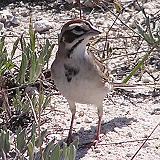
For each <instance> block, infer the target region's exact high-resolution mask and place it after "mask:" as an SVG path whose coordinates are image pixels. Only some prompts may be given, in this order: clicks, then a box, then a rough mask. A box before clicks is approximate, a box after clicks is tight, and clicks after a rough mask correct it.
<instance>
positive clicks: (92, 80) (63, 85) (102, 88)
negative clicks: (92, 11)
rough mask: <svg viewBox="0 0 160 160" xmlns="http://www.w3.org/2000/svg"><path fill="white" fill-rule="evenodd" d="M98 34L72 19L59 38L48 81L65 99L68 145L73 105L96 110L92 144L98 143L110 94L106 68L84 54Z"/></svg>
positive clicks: (90, 26)
mask: <svg viewBox="0 0 160 160" xmlns="http://www.w3.org/2000/svg"><path fill="white" fill-rule="evenodd" d="M100 34H101V32H100V31H99V30H98V29H97V28H96V27H94V26H93V25H92V24H91V22H89V21H88V20H82V19H73V20H69V21H68V22H66V23H65V24H64V25H63V27H62V29H61V32H60V34H59V38H58V50H57V52H56V56H55V59H54V61H53V63H52V65H51V77H52V79H53V81H54V83H55V85H56V87H57V88H58V90H59V91H60V93H61V94H62V95H63V96H64V97H65V98H66V99H67V101H68V104H69V108H70V111H71V113H72V118H71V124H70V129H69V132H68V137H67V143H71V142H72V140H73V137H72V130H73V123H74V118H75V114H76V104H77V103H80V104H91V105H93V106H95V107H97V110H98V127H97V131H96V135H95V139H94V142H95V143H98V142H99V141H100V131H101V123H102V115H103V100H104V98H105V96H106V94H107V93H108V92H110V91H111V90H112V85H111V84H110V83H109V79H108V75H107V74H106V73H107V72H106V73H105V72H104V70H105V66H104V65H103V64H102V63H100V62H99V61H98V59H97V58H96V57H95V56H94V54H93V53H91V52H89V51H87V44H88V43H89V41H90V39H91V38H92V37H93V36H97V35H100Z"/></svg>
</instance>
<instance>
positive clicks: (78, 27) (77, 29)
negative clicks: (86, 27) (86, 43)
mask: <svg viewBox="0 0 160 160" xmlns="http://www.w3.org/2000/svg"><path fill="white" fill-rule="evenodd" d="M74 30H76V31H83V29H82V28H81V27H80V26H76V27H75V28H74Z"/></svg>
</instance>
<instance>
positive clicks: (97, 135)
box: [95, 115, 102, 141]
mask: <svg viewBox="0 0 160 160" xmlns="http://www.w3.org/2000/svg"><path fill="white" fill-rule="evenodd" d="M98 118H99V120H98V127H97V133H96V137H95V140H97V141H99V140H100V138H99V135H100V132H101V121H102V115H99V116H98Z"/></svg>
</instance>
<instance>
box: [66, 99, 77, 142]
mask: <svg viewBox="0 0 160 160" xmlns="http://www.w3.org/2000/svg"><path fill="white" fill-rule="evenodd" d="M69 107H70V110H71V112H72V119H71V124H70V128H69V133H68V137H67V141H66V142H67V144H68V145H69V144H70V143H71V142H72V141H73V138H72V130H73V122H74V118H75V113H76V106H75V103H73V102H70V101H69Z"/></svg>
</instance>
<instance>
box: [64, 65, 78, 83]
mask: <svg viewBox="0 0 160 160" xmlns="http://www.w3.org/2000/svg"><path fill="white" fill-rule="evenodd" d="M64 69H65V76H66V78H67V81H68V82H71V80H72V78H73V77H74V76H76V75H77V74H78V73H79V68H78V67H73V66H70V65H67V64H64Z"/></svg>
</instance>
